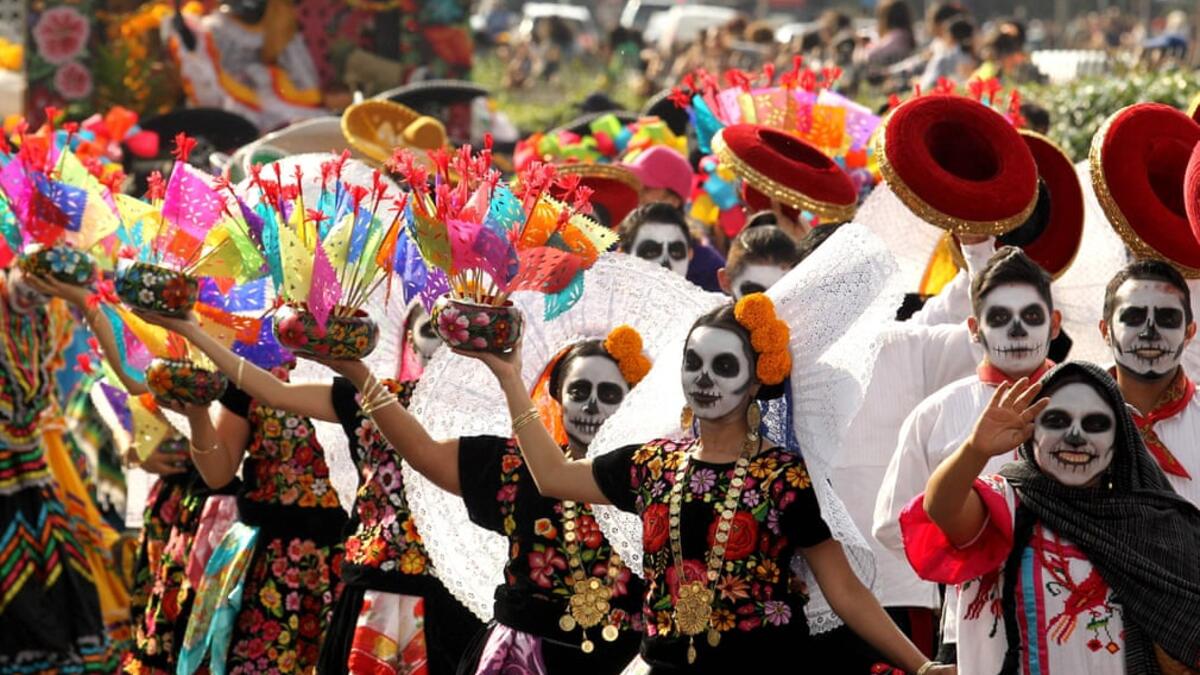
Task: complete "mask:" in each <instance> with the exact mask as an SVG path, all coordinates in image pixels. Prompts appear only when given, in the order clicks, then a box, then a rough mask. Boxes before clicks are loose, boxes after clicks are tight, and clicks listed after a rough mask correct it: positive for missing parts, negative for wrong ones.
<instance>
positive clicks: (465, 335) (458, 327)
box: [431, 295, 524, 352]
mask: <svg viewBox="0 0 1200 675" xmlns="http://www.w3.org/2000/svg"><path fill="white" fill-rule="evenodd" d="M431 316H432V318H433V326H434V330H436V331H437V334H438V335H439V336H440V337H441V338H442V340H444V341H445V342H446V344H447V345H449V346H450V347H452V348H454V349H465V350H467V351H475V352H506V351H508V350H510V349H512V348H513V347H514V346H515V345H516V344H517V341H518V340H520V339H521V329H522V327H523V326H524V324H523V322H522V319H521V313H520V312H519V311H518V310H517V308H516V307H513V304H512V303H511V302H506V303H504V304H503V305H499V306H497V305H480V304H476V303H474V302H470V301H467V300H461V299H458V298H452V297H450V296H449V295H443V296H442V297H440V298H438V301H437V302H436V303H434V305H433V312H432V313H431Z"/></svg>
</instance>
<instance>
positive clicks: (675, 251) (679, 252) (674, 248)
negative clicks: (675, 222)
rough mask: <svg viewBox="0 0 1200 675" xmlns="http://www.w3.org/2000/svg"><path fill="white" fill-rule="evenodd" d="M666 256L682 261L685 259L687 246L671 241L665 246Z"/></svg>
mask: <svg viewBox="0 0 1200 675" xmlns="http://www.w3.org/2000/svg"><path fill="white" fill-rule="evenodd" d="M667 255H669V256H671V257H672V258H674V259H675V260H683V259H684V258H686V257H687V244H685V243H683V242H682V241H673V242H671V243H670V244H668V245H667Z"/></svg>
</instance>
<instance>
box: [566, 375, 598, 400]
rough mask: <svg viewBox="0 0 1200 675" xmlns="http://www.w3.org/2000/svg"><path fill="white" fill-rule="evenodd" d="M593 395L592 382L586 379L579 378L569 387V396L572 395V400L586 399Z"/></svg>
mask: <svg viewBox="0 0 1200 675" xmlns="http://www.w3.org/2000/svg"><path fill="white" fill-rule="evenodd" d="M591 395H592V383H591V382H588V381H586V380H577V381H575V382H572V383H571V384H570V386H568V387H567V396H570V397H571V400H572V401H586V400H588V398H590V397H591Z"/></svg>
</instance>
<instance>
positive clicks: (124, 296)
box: [115, 262, 200, 318]
mask: <svg viewBox="0 0 1200 675" xmlns="http://www.w3.org/2000/svg"><path fill="white" fill-rule="evenodd" d="M115 285H116V289H117V295H118V296H120V298H121V300H122V301H123V302H124V303H125V304H126V305H129V306H130V307H133V308H135V309H142V310H146V311H148V312H155V313H157V314H162V315H165V316H171V317H176V318H182V317H184V316H187V313H188V312H190V311H191V310H192V305H194V304H196V297H197V296H198V295H199V294H200V282H199V281H197V280H196V278H195V277H193V276H191V275H188V274H184V273H183V272H177V271H175V270H169V269H167V268H165V267H159V266H158V265H151V264H150V263H144V262H135V263H133V264H132V265H130V266H128V267H125V268H123V269H120V270H118V271H117V278H116V283H115Z"/></svg>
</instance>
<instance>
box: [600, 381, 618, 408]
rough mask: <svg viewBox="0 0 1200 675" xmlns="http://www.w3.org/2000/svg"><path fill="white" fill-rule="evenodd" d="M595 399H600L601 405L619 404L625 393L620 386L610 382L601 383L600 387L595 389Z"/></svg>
mask: <svg viewBox="0 0 1200 675" xmlns="http://www.w3.org/2000/svg"><path fill="white" fill-rule="evenodd" d="M596 394H597V396H596V398H598V399H600V402H601V403H608V404H610V405H611V404H616V403H620V402H621V399H623V398H625V392H624V391H622V389H621V386H620V385H618V384H614V383H612V382H601V383H600V386H598V387H596Z"/></svg>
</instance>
